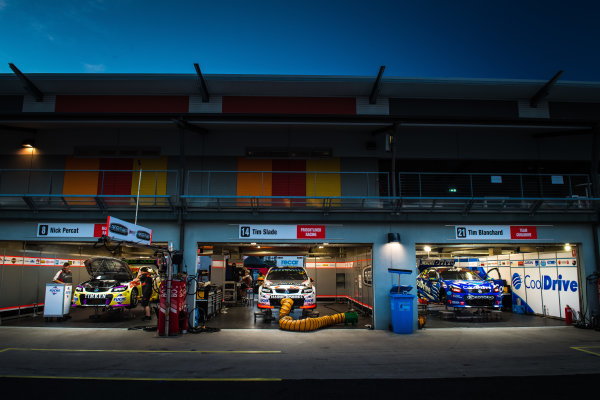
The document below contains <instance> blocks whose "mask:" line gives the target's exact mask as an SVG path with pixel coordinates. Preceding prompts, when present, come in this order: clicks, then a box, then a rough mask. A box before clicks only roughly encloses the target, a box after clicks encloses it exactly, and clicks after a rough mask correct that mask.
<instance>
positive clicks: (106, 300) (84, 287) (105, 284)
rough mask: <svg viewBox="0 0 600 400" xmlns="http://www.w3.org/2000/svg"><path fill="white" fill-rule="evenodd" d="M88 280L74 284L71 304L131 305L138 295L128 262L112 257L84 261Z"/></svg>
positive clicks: (138, 291) (116, 306)
mask: <svg viewBox="0 0 600 400" xmlns="http://www.w3.org/2000/svg"><path fill="white" fill-rule="evenodd" d="M84 265H85V269H86V270H87V272H88V274H89V275H90V276H91V279H90V280H87V281H85V282H82V283H80V284H79V285H77V287H76V288H75V290H74V292H73V303H72V307H101V308H103V309H105V310H109V309H119V308H120V307H127V308H135V307H136V306H137V305H138V296H139V295H140V294H141V288H140V287H139V282H136V281H133V280H134V278H135V275H134V273H133V271H132V270H131V268H130V267H129V265H128V264H127V263H126V262H125V261H122V260H119V259H117V258H112V257H93V258H90V259H88V260H85V262H84Z"/></svg>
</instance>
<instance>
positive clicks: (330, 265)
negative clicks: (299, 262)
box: [306, 261, 354, 269]
mask: <svg viewBox="0 0 600 400" xmlns="http://www.w3.org/2000/svg"><path fill="white" fill-rule="evenodd" d="M353 267H354V262H353V261H346V262H343V261H333V262H307V263H306V269H314V268H316V269H321V268H322V269H341V268H345V269H348V268H353Z"/></svg>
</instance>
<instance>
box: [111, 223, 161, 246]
mask: <svg viewBox="0 0 600 400" xmlns="http://www.w3.org/2000/svg"><path fill="white" fill-rule="evenodd" d="M106 229H107V232H106V236H108V237H109V238H111V239H115V240H124V241H127V242H133V243H140V244H150V243H152V230H151V229H148V228H144V227H143V226H139V225H134V224H131V223H129V222H127V221H123V220H120V219H117V218H115V217H108V221H107V222H106Z"/></svg>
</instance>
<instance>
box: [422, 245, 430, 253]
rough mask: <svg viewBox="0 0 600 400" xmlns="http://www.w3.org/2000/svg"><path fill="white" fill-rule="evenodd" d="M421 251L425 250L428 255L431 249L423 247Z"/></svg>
mask: <svg viewBox="0 0 600 400" xmlns="http://www.w3.org/2000/svg"><path fill="white" fill-rule="evenodd" d="M423 250H425V251H426V252H427V253H429V252H430V251H431V247H429V246H425V247H423Z"/></svg>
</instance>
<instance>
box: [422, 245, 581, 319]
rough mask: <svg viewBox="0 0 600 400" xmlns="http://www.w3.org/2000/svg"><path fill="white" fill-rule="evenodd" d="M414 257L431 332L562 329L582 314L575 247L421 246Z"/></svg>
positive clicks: (423, 309)
mask: <svg viewBox="0 0 600 400" xmlns="http://www.w3.org/2000/svg"><path fill="white" fill-rule="evenodd" d="M416 254H417V271H418V272H417V273H418V275H417V293H418V298H419V300H418V302H419V316H420V322H421V323H423V322H424V321H426V322H424V323H425V324H426V326H427V327H428V328H444V327H457V326H473V325H478V324H486V325H487V326H540V325H542V326H543V325H564V324H565V319H571V318H573V316H575V318H576V316H577V315H578V313H579V312H580V304H581V301H580V296H581V293H580V290H579V289H580V287H581V277H580V276H579V272H578V271H579V268H578V266H579V257H578V254H579V252H578V246H577V245H575V244H564V243H561V244H543V245H542V244H536V245H535V246H518V245H515V244H498V243H496V244H467V243H466V244H429V243H422V244H417V246H416Z"/></svg>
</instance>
